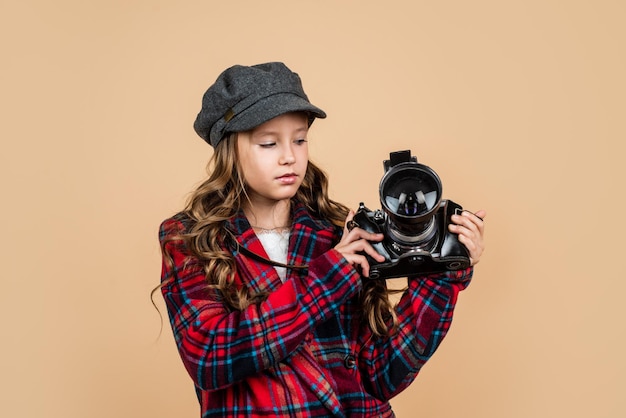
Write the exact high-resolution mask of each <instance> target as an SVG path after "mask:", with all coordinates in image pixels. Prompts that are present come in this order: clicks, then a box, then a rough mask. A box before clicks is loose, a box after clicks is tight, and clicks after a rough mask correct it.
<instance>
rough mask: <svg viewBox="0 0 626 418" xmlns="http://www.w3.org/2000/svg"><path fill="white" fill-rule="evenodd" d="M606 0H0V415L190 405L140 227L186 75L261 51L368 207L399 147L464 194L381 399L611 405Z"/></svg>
mask: <svg viewBox="0 0 626 418" xmlns="http://www.w3.org/2000/svg"><path fill="white" fill-rule="evenodd" d="M624 4H625V3H624V2H622V1H619V0H616V1H608V0H595V1H591V0H590V1H583V0H579V1H558V0H543V1H539V0H530V1H496V0H492V1H488V0H476V1H460V0H451V1H440V2H435V1H408V0H407V1H387V2H383V1H316V2H300V1H263V2H253V1H230V2H227V1H223V2H217V1H199V0H198V1H176V2H175V1H169V2H168V1H148V0H144V1H121V0H119V1H111V0H108V1H105V0H101V1H96V0H93V1H78V0H75V1H70V0H56V1H54V2H53V1H44V0H22V1H19V2H18V1H9V0H1V1H0V48H1V49H0V54H1V60H2V61H1V64H2V65H1V66H0V71H1V73H0V74H1V80H0V92H1V94H0V115H1V116H0V118H1V120H2V123H1V124H0V138H1V140H2V152H1V153H0V155H1V156H0V167H1V168H0V169H1V170H2V172H1V177H0V178H1V180H0V181H1V182H2V184H1V187H2V189H1V190H2V205H1V215H2V220H3V222H2V230H3V234H2V238H3V239H2V241H1V244H0V245H1V252H0V254H1V257H2V262H1V266H2V267H1V280H2V282H1V284H2V287H1V292H0V294H1V296H0V299H1V300H0V318H1V321H2V327H1V332H2V348H1V349H0V350H1V355H0V368H1V369H0V379H1V385H2V387H1V388H0V415H1V416H3V417H71V418H74V417H75V418H83V417H94V418H109V417H196V416H198V407H197V403H196V399H195V395H194V393H193V390H192V386H191V380H190V379H189V377H188V376H187V375H186V373H185V371H184V369H183V366H182V363H181V362H180V359H179V358H178V354H177V353H176V351H175V348H174V343H173V340H172V336H171V331H170V329H169V326H168V325H167V324H165V327H164V329H163V333H162V334H161V335H159V331H160V319H159V315H158V314H157V312H156V311H155V310H154V308H153V307H152V306H151V303H150V299H149V292H150V290H151V289H152V287H154V286H155V285H156V284H157V283H158V280H159V273H160V255H159V248H158V244H157V235H156V234H157V227H158V225H159V223H160V221H161V220H162V219H164V218H166V217H167V216H169V215H171V214H172V213H173V212H174V211H176V210H178V209H179V208H181V207H182V204H183V202H184V199H185V197H186V196H187V193H188V192H189V191H190V190H191V189H192V188H193V187H194V185H196V184H197V183H198V182H199V181H200V180H201V179H202V178H203V175H204V166H205V163H206V161H207V159H208V157H209V155H210V148H209V147H208V146H207V145H205V144H204V143H203V142H202V141H201V140H200V139H199V138H198V137H196V136H195V134H194V132H193V130H192V122H193V119H194V117H195V114H196V112H197V111H198V109H199V104H200V97H201V94H202V93H203V92H204V90H205V89H206V87H207V86H208V85H209V83H211V82H212V81H213V80H214V79H215V77H216V76H217V75H218V73H219V72H220V71H221V70H223V69H224V68H226V67H227V66H229V65H232V64H235V63H241V64H255V63H259V62H264V61H270V60H282V61H284V62H286V63H287V64H288V65H289V66H290V67H292V68H293V69H294V70H296V71H297V72H299V73H300V75H301V76H302V78H303V80H304V85H305V89H306V90H307V92H308V93H309V95H310V98H311V100H312V101H313V102H314V103H316V104H317V105H319V106H320V107H322V108H323V109H325V110H326V111H327V112H328V114H329V117H328V119H326V120H325V121H321V122H316V123H315V124H314V129H313V131H312V133H311V137H312V140H311V142H312V144H311V153H312V155H313V159H314V160H316V161H317V162H319V163H320V164H321V165H322V166H323V167H325V168H326V170H327V171H328V173H329V175H330V178H331V183H332V190H331V191H332V194H333V196H334V197H335V198H337V199H339V200H341V201H343V202H344V203H346V204H348V205H350V206H353V207H356V205H357V204H358V202H359V201H361V200H363V201H365V202H366V203H367V204H368V206H370V208H377V207H379V202H378V201H377V190H378V181H379V179H380V176H381V175H382V163H381V161H382V160H383V159H384V158H385V157H386V156H387V155H388V153H389V152H390V151H394V150H398V149H406V148H408V149H411V150H413V152H414V153H415V154H417V156H418V157H419V159H420V161H422V162H424V163H425V164H427V165H429V166H431V167H432V168H434V169H435V170H436V171H437V172H438V173H439V174H440V176H441V177H442V180H443V184H444V195H445V196H446V197H447V198H450V199H453V200H456V201H458V202H459V203H461V204H463V205H464V206H465V207H467V208H471V209H479V208H485V209H486V210H487V211H488V218H487V219H488V232H487V245H488V250H487V252H486V254H485V255H484V258H483V260H482V261H481V263H480V264H479V265H478V267H477V271H476V276H475V281H474V282H473V284H472V286H471V287H470V288H469V289H468V290H467V291H465V292H464V293H463V294H462V297H461V299H460V302H459V305H458V309H457V311H456V317H455V322H454V324H453V327H452V330H451V332H450V334H449V336H448V337H447V339H446V340H445V341H444V343H443V345H442V347H441V349H440V350H439V351H438V352H437V353H436V355H435V356H434V358H433V359H432V361H431V362H430V363H429V364H427V365H426V367H425V368H424V369H423V372H422V374H421V375H420V377H419V378H418V379H417V381H416V382H415V383H414V384H413V385H412V386H411V387H410V388H409V389H408V390H407V391H406V392H404V393H403V394H401V395H400V396H399V397H397V398H396V399H394V401H393V404H394V407H395V409H396V412H397V415H398V417H400V418H405V417H418V416H419V417H446V418H449V417H494V418H495V417H498V418H499V417H513V418H518V417H519V418H522V417H555V416H558V417H622V416H626V400H625V399H626V397H625V396H624V393H625V389H626V382H625V373H626V361H625V360H624V350H625V348H626V347H625V345H626V344H625V338H626V335H625V326H624V320H625V313H626V309H625V308H624V306H625V305H626V302H625V301H624V292H625V291H626V284H625V282H626V277H625V274H624V267H623V265H622V264H623V260H624V259H626V256H625V255H624V252H625V250H626V248H624V247H625V246H624V244H623V243H624V236H625V233H626V229H625V227H624V225H625V223H626V222H625V221H624V214H623V213H624V209H625V205H624V203H625V202H624V197H623V194H624V186H623V184H622V183H623V182H624V180H625V179H626V175H625V174H626V172H625V169H624V163H623V151H624V145H623V142H624V139H625V138H626V135H625V134H626V129H625V127H624V116H625V111H626V102H625V100H626V99H625V97H626V82H625V80H624V74H626V59H625V57H624V52H625V47H626V45H625V40H626V26H625V25H624V18H625V12H626V7H625V6H624ZM158 305H159V307H160V308H161V309H163V303H162V300H161V299H160V298H159V299H158Z"/></svg>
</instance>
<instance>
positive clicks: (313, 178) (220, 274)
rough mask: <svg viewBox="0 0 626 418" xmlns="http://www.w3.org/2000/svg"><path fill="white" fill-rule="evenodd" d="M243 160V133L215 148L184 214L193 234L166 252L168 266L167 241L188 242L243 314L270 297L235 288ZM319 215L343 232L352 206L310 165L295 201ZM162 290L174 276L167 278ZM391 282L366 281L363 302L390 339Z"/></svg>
mask: <svg viewBox="0 0 626 418" xmlns="http://www.w3.org/2000/svg"><path fill="white" fill-rule="evenodd" d="M238 161H239V158H238V154H237V134H236V133H234V134H230V135H229V136H227V137H226V138H224V139H223V140H222V141H220V142H219V143H218V144H217V146H216V147H215V152H214V153H213V156H212V157H211V160H210V161H209V164H208V166H207V171H208V173H209V177H208V178H207V179H206V180H205V181H204V182H202V183H201V184H200V185H199V186H198V187H197V188H196V189H195V190H194V191H193V192H192V194H191V196H190V198H189V200H188V202H187V204H186V207H185V209H184V211H183V213H184V215H185V216H186V218H188V220H189V224H188V226H187V230H186V231H185V232H184V233H182V234H180V235H178V236H172V237H168V238H166V239H165V240H164V241H163V242H162V252H163V257H164V260H165V262H166V263H169V264H170V265H171V264H172V259H171V257H170V255H169V254H168V253H167V251H166V243H167V242H171V241H180V240H182V241H183V242H184V244H185V246H186V248H187V250H188V251H189V252H190V254H191V256H192V257H193V258H195V259H197V260H198V261H199V263H200V265H201V266H202V269H203V270H204V275H205V277H206V282H207V286H208V288H209V289H210V290H212V291H214V294H215V297H218V298H220V299H221V300H222V302H223V303H224V304H225V305H226V306H227V307H228V308H229V309H231V310H243V309H245V308H246V307H247V306H249V305H250V304H253V303H257V302H260V301H262V300H264V299H265V298H266V297H267V293H266V292H264V293H252V292H251V290H250V289H249V288H247V287H245V286H244V287H237V286H235V284H234V276H235V270H236V265H235V260H234V256H233V255H232V253H230V252H229V251H226V250H225V249H224V248H225V247H226V246H225V245H224V244H225V240H224V228H223V223H224V221H226V220H228V219H229V218H231V217H233V216H234V215H236V214H237V213H238V212H239V210H240V209H241V208H242V204H243V202H244V199H246V198H247V195H246V187H245V184H244V181H243V173H242V172H241V168H240V164H239V163H238ZM293 200H294V201H298V202H300V203H302V204H303V205H304V206H305V207H306V208H307V210H308V211H309V212H310V213H311V214H312V215H313V216H316V217H319V218H321V219H327V220H329V221H330V222H331V223H332V224H333V225H335V226H337V227H338V228H343V225H344V222H345V218H346V216H347V215H348V212H349V210H348V208H347V207H346V206H344V205H343V204H341V203H338V202H336V201H334V200H332V199H330V197H329V195H328V177H327V175H326V173H325V172H324V171H323V170H322V169H320V168H319V167H318V166H316V165H315V164H314V163H312V162H311V161H309V163H308V166H307V171H306V174H305V176H304V179H303V182H302V185H301V186H300V188H299V189H298V191H297V193H296V195H295V196H294V197H293ZM163 280H164V282H162V283H161V286H159V287H162V286H163V285H164V284H165V283H167V282H168V281H169V280H172V278H171V277H167V278H163ZM388 296H389V291H388V290H387V286H386V283H385V281H381V280H368V279H364V287H363V290H362V292H361V295H360V302H361V303H360V304H361V309H362V313H363V316H364V318H365V319H366V320H367V322H368V324H369V327H370V328H371V330H372V331H373V332H374V333H375V334H376V335H378V336H384V335H388V334H389V333H390V332H391V331H392V330H393V328H395V325H396V318H395V315H394V310H393V306H392V304H391V302H390V300H389V297H388Z"/></svg>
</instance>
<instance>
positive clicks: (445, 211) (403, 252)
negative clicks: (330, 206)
mask: <svg viewBox="0 0 626 418" xmlns="http://www.w3.org/2000/svg"><path fill="white" fill-rule="evenodd" d="M383 165H384V169H385V173H384V175H383V177H382V179H381V181H380V186H379V189H380V190H379V192H380V203H381V205H382V210H380V209H378V210H376V211H370V210H369V209H368V208H367V207H365V205H364V204H363V203H361V204H360V205H359V209H358V210H357V212H356V214H355V215H354V218H353V222H351V223H350V225H348V227H349V228H350V229H352V228H354V227H359V228H362V229H364V230H366V231H368V232H374V233H382V234H383V235H384V239H383V240H382V241H380V242H371V244H372V246H373V247H374V248H375V249H376V251H378V252H379V253H380V254H382V255H383V256H384V257H385V261H384V262H382V263H379V262H378V261H376V260H374V259H373V258H371V257H369V256H367V257H368V262H369V264H370V276H369V277H370V278H372V279H391V278H396V277H412V276H416V275H423V274H429V273H438V272H443V271H449V270H460V269H464V268H467V267H468V266H469V265H470V258H469V252H468V250H467V248H465V246H464V245H463V244H461V242H459V240H458V236H457V234H453V233H451V232H450V231H449V230H448V225H449V224H450V223H451V222H452V221H451V216H452V215H453V214H455V213H456V214H460V213H461V212H462V211H463V208H462V207H461V206H459V205H458V204H456V203H454V202H453V201H451V200H444V199H442V185H441V180H440V179H439V176H438V175H437V173H435V172H434V171H433V170H432V169H431V168H429V167H427V166H425V165H423V164H420V163H418V162H417V158H416V157H413V156H411V151H397V152H392V153H390V154H389V160H385V161H384V162H383Z"/></svg>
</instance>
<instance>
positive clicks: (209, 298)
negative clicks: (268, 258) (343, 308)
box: [159, 219, 361, 390]
mask: <svg viewBox="0 0 626 418" xmlns="http://www.w3.org/2000/svg"><path fill="white" fill-rule="evenodd" d="M183 230H184V227H183V225H182V223H180V222H179V221H178V220H175V219H170V220H167V221H165V222H164V223H163V224H162V225H161V228H160V232H159V238H160V241H161V243H162V247H163V252H164V257H163V260H164V261H163V270H162V276H161V280H162V293H163V297H164V299H165V303H166V306H167V310H168V315H169V318H170V323H171V326H172V330H173V333H174V338H175V340H176V344H177V347H178V350H179V353H180V355H181V358H182V360H183V363H184V364H185V367H186V369H187V371H188V372H189V374H190V376H191V378H192V379H193V380H194V382H195V384H196V386H198V387H199V388H200V389H203V390H215V389H220V388H224V387H227V386H229V385H232V384H233V383H236V382H238V381H240V380H242V379H245V378H246V377H247V376H250V375H255V374H257V373H259V372H261V371H262V370H265V369H267V368H270V367H272V366H273V365H275V364H276V363H277V362H279V361H281V360H282V359H284V358H285V357H286V356H288V355H289V354H290V353H291V352H292V351H293V350H295V349H296V348H297V347H298V345H299V344H300V343H301V342H302V341H303V340H304V339H305V337H306V335H307V334H308V333H309V332H310V331H311V330H312V329H314V328H315V327H316V326H317V325H318V324H320V323H322V322H324V321H325V320H326V319H327V318H329V317H330V316H331V315H333V313H334V312H335V311H336V310H337V309H338V307H339V306H340V305H341V304H343V303H344V302H345V301H346V300H347V299H349V298H350V297H352V296H354V295H355V294H356V293H357V292H359V291H360V289H361V281H360V278H359V276H358V273H356V272H355V271H354V269H353V268H352V267H351V266H350V265H349V264H348V263H347V261H345V260H344V259H343V258H342V257H341V255H340V254H339V253H337V252H336V251H335V250H328V251H326V252H324V253H323V254H322V255H320V256H318V257H317V258H315V259H313V260H311V262H310V263H309V269H308V273H307V274H302V275H300V276H295V277H293V276H292V278H290V279H289V280H286V281H285V283H284V284H283V285H282V286H280V287H279V288H278V289H277V290H275V291H272V292H271V293H270V294H269V295H268V297H267V299H266V300H264V301H263V302H260V303H258V304H254V305H250V306H248V307H247V308H246V309H244V310H242V311H237V310H232V309H228V308H227V307H226V306H225V305H224V304H223V303H222V302H221V301H220V300H219V295H215V294H214V293H213V294H212V292H210V291H209V290H208V286H207V282H206V279H205V273H204V270H203V269H202V268H201V267H200V266H199V264H198V263H197V262H196V261H195V260H194V259H193V258H191V257H190V256H189V253H188V251H187V250H186V248H185V245H184V243H183V242H182V241H181V240H170V238H171V237H172V236H173V235H176V234H178V233H181V232H182V231H183Z"/></svg>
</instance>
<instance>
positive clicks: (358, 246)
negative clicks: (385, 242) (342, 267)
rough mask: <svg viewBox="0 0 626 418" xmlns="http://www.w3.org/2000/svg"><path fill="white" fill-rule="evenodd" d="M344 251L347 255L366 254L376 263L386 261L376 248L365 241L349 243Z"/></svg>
mask: <svg viewBox="0 0 626 418" xmlns="http://www.w3.org/2000/svg"><path fill="white" fill-rule="evenodd" d="M342 251H343V252H345V253H347V254H356V253H365V254H367V255H369V256H370V257H372V258H373V259H375V260H376V261H379V262H383V261H385V257H383V256H382V255H380V254H379V253H378V251H376V249H374V247H373V246H372V245H371V244H370V243H369V242H368V241H367V240H365V239H359V240H357V241H353V242H351V243H349V244H348V245H346V246H344V247H343V248H342Z"/></svg>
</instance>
